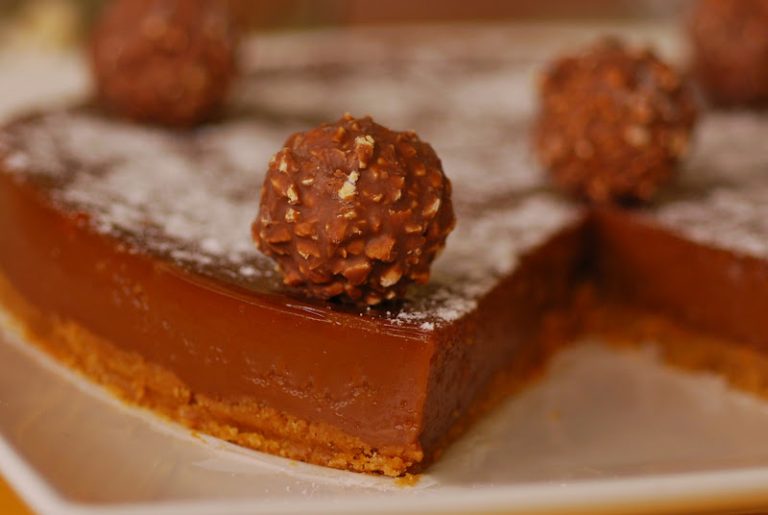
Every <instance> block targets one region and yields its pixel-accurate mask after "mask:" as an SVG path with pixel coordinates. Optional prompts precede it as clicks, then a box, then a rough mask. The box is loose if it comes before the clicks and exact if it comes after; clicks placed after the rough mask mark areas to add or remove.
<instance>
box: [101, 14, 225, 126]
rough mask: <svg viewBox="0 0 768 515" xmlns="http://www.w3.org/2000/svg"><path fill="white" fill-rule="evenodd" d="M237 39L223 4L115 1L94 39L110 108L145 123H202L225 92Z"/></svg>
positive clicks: (104, 96) (103, 93)
mask: <svg viewBox="0 0 768 515" xmlns="http://www.w3.org/2000/svg"><path fill="white" fill-rule="evenodd" d="M237 43H238V36H237V31H236V29H235V27H234V26H233V24H232V20H231V16H230V14H229V11H228V9H227V7H226V2H219V1H210V0H115V1H113V2H112V3H110V4H109V5H108V6H107V7H106V8H105V10H104V11H103V13H102V15H101V17H100V18H99V20H98V21H97V23H96V26H95V28H94V32H93V36H92V41H91V67H92V72H93V76H94V79H95V86H96V92H97V95H98V97H99V99H100V101H101V103H102V104H104V106H105V107H106V108H108V109H109V110H111V111H113V112H115V113H117V114H119V115H122V116H125V117H128V118H131V119H134V120H137V121H141V122H149V123H157V124H162V125H169V126H190V125H193V124H195V123H198V122H201V121H204V120H205V119H207V118H208V117H210V116H211V115H212V113H213V112H214V111H215V110H216V109H217V108H218V107H219V105H220V104H221V103H222V101H223V99H224V97H225V96H226V94H227V92H228V89H229V86H230V83H231V82H232V79H233V77H234V75H235V72H236V55H235V54H236V50H237Z"/></svg>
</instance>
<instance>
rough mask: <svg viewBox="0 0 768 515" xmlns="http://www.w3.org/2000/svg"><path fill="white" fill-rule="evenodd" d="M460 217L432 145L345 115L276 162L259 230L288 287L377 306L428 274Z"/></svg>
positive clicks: (299, 140) (298, 139)
mask: <svg viewBox="0 0 768 515" xmlns="http://www.w3.org/2000/svg"><path fill="white" fill-rule="evenodd" d="M454 224H455V219H454V214H453V206H452V204H451V183H450V181H449V180H448V178H447V177H446V176H445V174H444V173H443V169H442V165H441V163H440V159H438V157H437V155H436V154H435V151H434V150H433V149H432V147H431V146H430V145H429V144H427V143H425V142H423V141H421V140H420V139H419V137H418V136H417V135H416V134H414V133H413V132H396V131H392V130H390V129H387V128H386V127H382V126H381V125H379V124H377V123H375V122H374V121H373V120H371V118H370V117H366V118H360V119H357V118H353V117H351V116H349V115H345V116H344V117H343V118H341V119H340V120H339V121H338V122H336V123H328V124H323V125H320V126H319V127H317V128H315V129H311V130H309V131H307V132H300V133H297V134H294V135H292V136H291V137H289V138H288V140H287V141H286V142H285V145H284V147H283V149H282V150H280V151H279V152H278V153H277V154H276V155H275V156H274V157H273V159H272V160H271V161H270V163H269V170H268V171H267V175H266V178H265V180H264V186H263V187H262V190H261V206H260V211H259V215H258V218H257V219H256V221H255V222H254V223H253V238H254V240H255V242H256V244H257V245H258V247H259V249H261V251H262V252H263V253H264V254H266V255H268V256H270V257H272V258H273V259H274V260H275V261H276V262H277V265H278V267H279V269H280V271H281V272H282V274H283V281H284V283H285V284H286V285H288V286H293V287H298V288H302V289H303V290H304V291H305V292H306V293H307V294H308V295H309V296H311V297H316V298H321V299H331V298H336V299H339V300H342V301H351V302H354V303H356V304H358V305H368V306H373V305H376V304H379V303H380V302H382V301H384V300H393V299H397V298H400V297H402V296H403V295H404V294H405V291H406V289H407V287H408V285H409V284H410V283H426V282H427V280H428V279H429V268H430V265H431V263H432V260H433V259H434V258H435V256H437V254H438V253H439V252H440V250H441V249H442V248H443V247H444V245H445V240H446V238H447V236H448V234H449V233H450V232H451V230H452V229H453V227H454Z"/></svg>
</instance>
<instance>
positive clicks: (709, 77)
mask: <svg viewBox="0 0 768 515" xmlns="http://www.w3.org/2000/svg"><path fill="white" fill-rule="evenodd" d="M690 29H691V40H692V47H693V68H694V71H695V74H696V78H697V80H698V81H699V83H700V84H701V86H702V87H703V89H704V92H705V93H706V94H707V96H708V97H709V99H710V100H711V101H713V102H714V103H716V104H720V105H726V106H734V105H763V106H765V105H768V0H703V1H699V2H698V3H697V4H696V7H695V8H694V11H693V16H692V18H691V27H690Z"/></svg>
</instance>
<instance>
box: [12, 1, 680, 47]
mask: <svg viewBox="0 0 768 515" xmlns="http://www.w3.org/2000/svg"><path fill="white" fill-rule="evenodd" d="M103 1H104V0H0V45H3V46H2V48H8V47H9V46H15V45H34V46H61V45H69V44H74V43H76V42H77V41H78V40H79V39H81V38H82V37H84V35H85V34H87V28H88V26H89V24H90V21H91V20H92V19H93V17H94V16H95V14H96V13H97V12H98V10H99V8H100V6H101V4H102V2H103ZM229 1H231V2H232V3H233V4H235V7H236V8H237V9H239V11H240V13H241V16H240V18H241V19H242V20H244V23H246V24H247V26H248V27H249V28H252V29H253V30H262V31H264V30H280V29H288V28H292V29H300V28H312V27H323V26H345V25H358V24H382V23H441V22H442V23H446V22H456V21H477V22H483V21H485V22H499V21H504V20H522V19H524V20H534V21H535V20H552V19H568V20H574V19H593V20H594V19H626V18H634V19H637V18H644V19H649V20H652V19H655V18H668V17H670V16H673V15H676V14H678V13H679V12H680V11H681V10H684V9H685V7H686V4H687V3H689V2H688V1H687V0H545V1H532V0H387V1H380V0H229Z"/></svg>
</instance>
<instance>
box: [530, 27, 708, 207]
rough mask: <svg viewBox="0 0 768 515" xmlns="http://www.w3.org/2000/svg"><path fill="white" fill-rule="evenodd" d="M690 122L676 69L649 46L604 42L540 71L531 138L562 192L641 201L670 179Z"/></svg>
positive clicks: (689, 103)
mask: <svg viewBox="0 0 768 515" xmlns="http://www.w3.org/2000/svg"><path fill="white" fill-rule="evenodd" d="M695 120H696V105H695V99H694V95H693V93H692V91H691V88H690V87H689V85H688V84H687V82H686V81H685V80H684V78H683V77H681V76H680V74H678V73H677V72H676V71H675V70H674V69H672V68H671V67H670V66H668V65H667V64H665V63H664V62H663V61H661V60H660V59H659V58H657V57H656V56H655V55H654V54H653V53H652V52H651V51H650V50H647V49H630V48H627V47H626V46H624V45H623V44H622V43H620V42H618V41H617V40H614V39H605V40H602V41H600V42H598V43H597V44H596V45H594V46H593V47H591V48H589V49H587V50H586V51H585V52H583V53H581V54H578V55H574V56H567V57H563V58H561V59H559V60H557V61H555V62H554V63H553V64H552V66H550V67H549V69H548V70H547V71H546V72H545V73H544V75H543V77H542V81H541V86H540V111H539V115H538V119H537V122H536V126H535V130H534V143H535V148H536V152H537V154H538V157H539V159H540V161H541V162H542V164H543V165H544V166H545V167H546V168H547V169H548V171H549V173H550V174H551V176H552V178H553V180H554V182H555V183H556V184H557V185H558V186H559V187H561V188H562V189H564V190H565V191H567V192H569V193H571V194H574V195H576V196H578V197H580V198H583V199H586V200H588V201H591V202H594V203H610V202H619V203H621V202H636V201H647V200H650V199H651V198H652V197H653V195H654V194H655V193H656V192H657V191H658V190H659V189H660V188H661V187H662V186H663V185H664V184H665V183H667V182H668V181H669V180H670V179H671V178H672V177H673V176H674V172H675V168H676V165H677V164H678V163H679V161H680V160H681V159H682V158H683V157H684V156H685V154H686V151H687V149H688V143H689V139H690V137H691V131H692V129H693V126H694V122H695Z"/></svg>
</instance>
